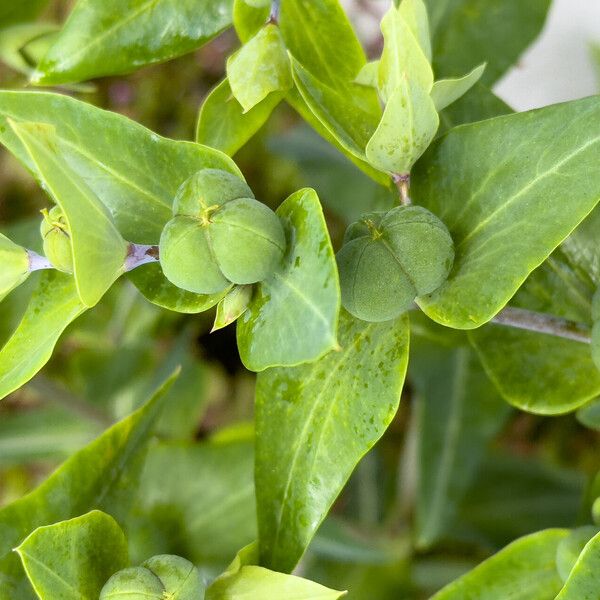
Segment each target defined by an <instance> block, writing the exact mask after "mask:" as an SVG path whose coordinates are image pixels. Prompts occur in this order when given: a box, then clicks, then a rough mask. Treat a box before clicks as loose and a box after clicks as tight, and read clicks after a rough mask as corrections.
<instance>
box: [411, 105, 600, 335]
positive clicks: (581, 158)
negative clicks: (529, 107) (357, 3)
mask: <svg viewBox="0 0 600 600" xmlns="http://www.w3.org/2000/svg"><path fill="white" fill-rule="evenodd" d="M474 157H475V158H474ZM599 159H600V99H599V98H596V97H592V98H587V99H584V100H578V101H574V102H568V103H565V104H560V105H556V106H550V107H547V108H543V109H539V110H535V111H531V112H527V113H520V114H514V115H508V116H504V117H498V118H496V119H490V120H488V121H482V122H479V123H473V124H471V125H465V126H463V127H458V128H457V129H455V130H453V131H450V132H449V133H448V134H446V135H445V136H444V137H442V139H441V140H440V141H439V142H438V143H436V144H434V146H433V147H432V149H431V150H430V151H428V152H427V153H426V155H425V156H424V157H423V159H422V160H421V161H420V162H419V163H418V165H417V168H416V169H415V172H414V179H413V183H414V185H413V187H412V192H413V200H415V201H416V202H418V203H420V204H423V205H424V206H426V207H427V208H429V209H430V210H431V211H432V212H433V213H435V214H436V215H437V216H438V217H440V219H441V220H442V221H444V223H445V224H446V226H447V227H448V229H449V230H450V233H451V234H452V237H453V239H454V244H455V249H456V259H455V262H454V268H453V270H452V272H451V273H450V276H449V278H448V280H447V281H446V283H444V284H443V285H442V286H441V287H440V288H439V289H438V290H436V291H435V292H434V293H433V294H431V295H430V296H428V297H424V298H420V299H419V305H420V306H421V308H422V309H423V310H424V311H425V312H426V314H427V315H428V316H429V317H430V318H432V319H433V320H435V321H437V322H439V323H441V324H443V325H447V326H450V327H456V328H459V329H473V328H476V327H479V326H480V325H482V324H484V323H485V322H487V321H489V320H490V319H491V318H492V317H493V316H494V315H495V314H496V313H497V312H498V311H500V309H501V308H502V307H503V306H504V305H505V304H506V303H507V302H508V300H509V299H510V298H511V297H512V296H513V295H514V293H515V292H516V291H517V289H518V288H519V287H520V285H521V284H522V283H523V282H524V281H525V279H526V278H527V276H528V275H529V274H530V273H531V272H532V271H533V270H534V269H535V268H536V267H537V266H539V265H540V264H541V263H542V262H543V261H544V260H545V259H546V258H547V257H548V256H549V255H550V254H551V252H552V251H553V250H554V249H555V248H556V247H557V246H558V245H559V244H560V243H561V242H562V241H563V240H564V239H565V238H566V237H567V236H568V235H569V234H570V233H571V231H573V229H575V227H576V226H577V225H578V224H579V223H580V222H581V221H582V220H583V219H584V217H585V216H586V215H587V214H588V213H589V212H590V211H591V210H592V209H593V208H594V206H595V205H596V204H597V202H598V200H600V178H598V177H590V173H594V172H596V170H597V165H598V160H599Z"/></svg>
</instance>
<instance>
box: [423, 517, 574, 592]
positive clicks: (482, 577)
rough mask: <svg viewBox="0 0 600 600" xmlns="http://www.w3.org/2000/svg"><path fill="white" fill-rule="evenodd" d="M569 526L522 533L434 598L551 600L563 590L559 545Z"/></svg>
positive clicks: (567, 533) (567, 532)
mask: <svg viewBox="0 0 600 600" xmlns="http://www.w3.org/2000/svg"><path fill="white" fill-rule="evenodd" d="M567 535H569V531H568V529H547V530H545V531H540V532H538V533H534V534H532V535H528V536H525V537H522V538H520V539H518V540H516V541H515V542H513V543H512V544H509V545H508V546H507V547H506V548H504V549H503V550H501V551H500V552H498V553H497V554H495V555H494V556H492V557H491V558H488V559H487V560H486V561H484V562H483V563H481V564H480V565H479V566H477V567H475V569H473V570H472V571H469V572H468V573H467V574H466V575H463V576H462V577H461V578H460V579H457V580H456V581H454V582H453V583H451V584H449V585H447V586H446V587H445V588H444V589H442V590H441V591H440V592H438V593H437V594H435V596H433V598H432V599H431V600H465V598H469V600H491V599H492V598H494V599H496V598H498V600H499V599H500V598H510V599H511V600H550V599H551V598H554V596H555V594H557V593H558V592H559V591H560V588H561V585H562V581H561V579H560V577H559V576H558V572H557V571H556V549H557V547H558V544H559V543H560V541H561V540H562V539H564V538H565V537H567Z"/></svg>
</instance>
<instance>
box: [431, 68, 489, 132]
mask: <svg viewBox="0 0 600 600" xmlns="http://www.w3.org/2000/svg"><path fill="white" fill-rule="evenodd" d="M484 71H485V64H483V65H479V66H478V67H475V68H474V69H473V70H472V71H471V72H470V73H468V74H467V75H465V76H464V77H460V78H458V79H440V80H439V81H436V82H435V83H434V84H433V88H432V90H431V98H432V100H433V103H434V104H435V108H436V110H438V111H440V110H444V108H446V107H447V106H450V104H453V103H454V102H456V101H457V100H458V99H459V98H461V97H462V96H464V95H465V94H466V93H467V92H468V91H469V90H470V89H471V88H472V87H473V86H474V85H475V84H476V83H477V82H478V81H479V80H480V79H481V76H482V75H483V73H484ZM494 116H496V115H494ZM475 120H477V119H475Z"/></svg>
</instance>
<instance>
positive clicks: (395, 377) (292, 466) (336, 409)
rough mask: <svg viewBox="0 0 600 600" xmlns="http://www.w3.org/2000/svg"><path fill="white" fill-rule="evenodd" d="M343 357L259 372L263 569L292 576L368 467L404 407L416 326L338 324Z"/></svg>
mask: <svg viewBox="0 0 600 600" xmlns="http://www.w3.org/2000/svg"><path fill="white" fill-rule="evenodd" d="M340 344H341V350H338V351H333V352H330V353H329V354H328V355H327V356H325V357H324V358H322V359H321V360H320V361H318V362H316V363H312V364H308V365H304V366H301V367H296V368H277V369H269V370H268V371H265V372H264V373H261V374H260V375H259V377H258V381H257V389H256V416H255V418H256V468H255V479H256V498H257V503H258V525H259V539H260V544H261V564H263V565H265V566H267V567H269V568H272V569H275V570H278V571H284V572H289V571H291V570H292V569H293V568H294V567H295V565H296V563H297V562H298V560H299V559H300V557H301V556H302V554H303V553H304V551H305V550H306V547H307V546H308V544H309V542H310V540H311V539H312V537H313V535H314V534H315V531H316V529H317V528H318V526H319V525H320V523H321V522H322V521H323V519H324V518H325V515H326V514H327V512H328V510H329V509H330V507H331V505H332V504H333V502H334V500H335V499H336V497H337V496H338V494H339V493H340V491H341V489H342V487H343V485H344V484H345V483H346V480H347V479H348V477H349V476H350V474H351V473H352V471H353V470H354V467H355V466H356V465H357V463H358V462H359V461H360V459H361V458H362V457H363V456H364V455H365V454H366V453H367V452H368V450H370V448H371V447H372V446H373V445H374V444H375V442H376V441H377V440H378V439H379V438H380V437H381V436H382V435H383V433H384V431H385V430H386V428H387V427H388V425H389V424H390V422H391V420H392V419H393V417H394V415H395V414H396V411H397V409H398V404H399V401H400V392H401V390H402V385H403V382H404V375H405V372H406V365H407V361H408V319H407V318H406V317H402V318H400V319H398V320H396V321H389V322H386V323H378V324H374V323H365V322H364V321H359V320H356V319H354V318H352V317H351V316H349V315H348V314H347V313H345V312H343V313H342V318H341V319H340Z"/></svg>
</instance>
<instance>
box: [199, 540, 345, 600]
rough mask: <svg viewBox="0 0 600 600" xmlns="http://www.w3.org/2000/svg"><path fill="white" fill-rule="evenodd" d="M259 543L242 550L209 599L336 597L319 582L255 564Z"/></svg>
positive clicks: (213, 586) (333, 599)
mask: <svg viewBox="0 0 600 600" xmlns="http://www.w3.org/2000/svg"><path fill="white" fill-rule="evenodd" d="M257 560H258V551H257V548H256V545H252V546H249V547H246V548H244V549H242V550H241V551H240V552H239V553H238V555H237V557H236V558H235V560H234V561H233V563H232V564H231V565H230V566H229V568H228V569H227V571H225V573H223V575H221V576H220V577H218V578H217V579H216V580H215V581H214V582H213V583H212V584H211V586H210V587H209V588H208V590H207V592H206V600H242V599H244V598H285V599H286V600H337V599H338V598H341V597H342V596H345V595H346V592H337V591H335V590H331V589H328V588H326V587H324V586H322V585H319V584H318V583H314V582H313V581H309V580H308V579H302V578H301V577H295V576H293V575H285V574H284V573H277V572H275V571H269V570H268V569H264V568H263V567H257V566H255V564H256V561H257Z"/></svg>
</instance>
